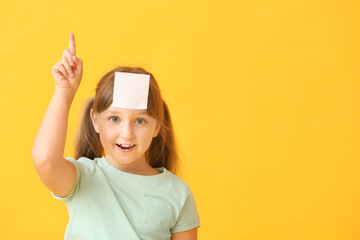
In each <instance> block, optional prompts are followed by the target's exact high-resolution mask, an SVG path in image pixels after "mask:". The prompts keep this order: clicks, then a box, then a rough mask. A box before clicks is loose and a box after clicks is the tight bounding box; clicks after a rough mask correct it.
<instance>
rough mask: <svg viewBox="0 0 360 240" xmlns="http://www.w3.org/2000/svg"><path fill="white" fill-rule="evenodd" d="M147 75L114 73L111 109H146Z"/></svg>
mask: <svg viewBox="0 0 360 240" xmlns="http://www.w3.org/2000/svg"><path fill="white" fill-rule="evenodd" d="M149 82H150V75H149V74H140V73H127V72H115V79H114V94H113V107H120V108H132V109H147V102H148V94H149Z"/></svg>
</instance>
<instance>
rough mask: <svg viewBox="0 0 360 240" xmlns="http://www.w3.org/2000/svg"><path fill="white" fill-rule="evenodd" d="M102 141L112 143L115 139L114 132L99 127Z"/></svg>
mask: <svg viewBox="0 0 360 240" xmlns="http://www.w3.org/2000/svg"><path fill="white" fill-rule="evenodd" d="M99 135H100V139H101V141H103V142H107V141H112V140H113V138H114V131H111V129H109V128H102V127H101V126H100V127H99Z"/></svg>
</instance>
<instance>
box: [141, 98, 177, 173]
mask: <svg viewBox="0 0 360 240" xmlns="http://www.w3.org/2000/svg"><path fill="white" fill-rule="evenodd" d="M162 106H163V116H164V118H163V122H162V125H161V127H160V131H159V133H158V135H157V136H156V137H155V138H153V140H152V142H151V145H150V148H149V151H148V157H147V159H148V161H149V164H150V165H151V166H152V167H153V168H157V167H165V168H166V169H167V170H169V171H170V172H172V173H174V174H177V172H178V170H179V157H178V154H177V152H178V151H177V143H176V141H175V136H174V130H173V125H172V121H171V116H170V112H169V109H168V107H167V104H166V103H165V101H164V100H162Z"/></svg>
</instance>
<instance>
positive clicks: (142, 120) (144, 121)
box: [137, 118, 146, 125]
mask: <svg viewBox="0 0 360 240" xmlns="http://www.w3.org/2000/svg"><path fill="white" fill-rule="evenodd" d="M137 120H140V121H141V122H142V123H140V124H141V125H143V124H145V123H146V120H145V119H143V118H138V119H137Z"/></svg>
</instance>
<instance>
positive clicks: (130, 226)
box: [32, 33, 200, 240]
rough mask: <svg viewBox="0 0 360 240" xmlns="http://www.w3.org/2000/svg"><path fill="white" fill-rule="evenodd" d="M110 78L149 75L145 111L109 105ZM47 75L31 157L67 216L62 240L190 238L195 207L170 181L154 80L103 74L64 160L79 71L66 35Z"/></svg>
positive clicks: (164, 118)
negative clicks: (49, 81)
mask: <svg viewBox="0 0 360 240" xmlns="http://www.w3.org/2000/svg"><path fill="white" fill-rule="evenodd" d="M115 72H128V73H139V74H149V75H150V83H149V93H148V105H147V109H144V110H141V109H128V108H119V107H114V106H112V100H113V88H114V74H115ZM52 73H53V76H54V79H55V84H56V87H55V92H54V95H53V98H52V99H51V102H50V104H49V107H48V109H47V111H46V114H45V116H44V119H43V121H42V123H41V126H40V129H39V131H38V133H37V135H36V138H35V141H34V145H33V151H32V156H33V160H34V165H35V169H36V171H37V173H38V175H39V177H40V179H41V181H42V182H43V183H44V185H45V186H46V187H47V188H48V189H49V190H50V191H51V193H52V195H53V196H54V197H55V198H57V199H61V200H63V202H64V203H65V204H66V206H67V209H68V211H69V216H70V220H69V223H68V226H67V228H66V231H65V239H72V240H78V239H79V240H83V239H84V240H92V239H94V240H95V239H96V240H108V239H109V240H113V239H114V240H115V239H116V240H118V239H124V240H132V239H154V240H161V239H172V240H179V239H187V240H193V239H197V227H199V226H200V220H199V215H198V212H197V207H196V204H195V200H194V196H193V194H192V191H191V189H190V188H189V186H188V184H186V183H185V182H184V181H182V180H181V179H180V178H179V177H177V176H176V175H175V173H176V170H177V153H176V145H175V141H174V134H173V128H172V124H171V118H170V114H169V110H168V107H167V105H166V103H165V102H164V101H163V100H162V98H161V94H160V90H159V87H158V85H157V83H156V81H155V78H154V76H153V75H151V74H150V73H149V72H147V71H145V70H144V69H142V68H130V67H118V68H115V69H114V70H112V71H110V72H108V73H107V74H105V76H103V77H102V78H101V80H100V82H99V83H98V85H97V88H96V94H95V97H92V98H91V99H90V100H89V102H88V104H87V105H86V107H85V110H84V113H83V117H82V120H81V125H80V129H79V133H78V136H77V141H76V150H75V158H70V157H67V158H64V157H63V154H64V146H65V139H66V131H67V121H68V114H69V109H70V106H71V103H72V101H73V99H74V96H75V93H76V91H77V89H78V87H79V84H80V81H81V78H82V73H83V62H82V60H81V59H80V58H78V57H76V50H75V39H74V35H73V34H72V33H70V43H69V49H65V50H64V52H63V56H62V59H61V60H60V61H59V62H58V63H56V64H55V65H54V67H53V68H52ZM127 144H128V145H129V146H127ZM105 153H106V154H105ZM75 159H77V160H75Z"/></svg>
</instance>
